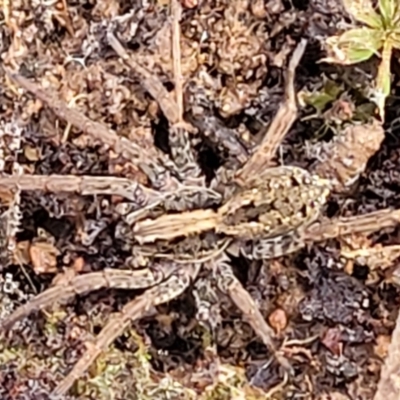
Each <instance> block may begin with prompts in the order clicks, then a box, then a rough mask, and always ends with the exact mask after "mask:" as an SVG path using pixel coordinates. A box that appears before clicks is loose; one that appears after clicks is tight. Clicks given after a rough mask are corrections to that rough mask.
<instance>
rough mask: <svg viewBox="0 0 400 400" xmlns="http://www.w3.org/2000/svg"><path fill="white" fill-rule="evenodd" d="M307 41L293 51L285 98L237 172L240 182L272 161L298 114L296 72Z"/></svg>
mask: <svg viewBox="0 0 400 400" xmlns="http://www.w3.org/2000/svg"><path fill="white" fill-rule="evenodd" d="M306 44H307V41H306V40H305V39H303V40H302V41H301V42H300V44H299V45H298V46H297V48H296V49H295V51H294V52H293V55H292V58H291V60H290V62H289V66H288V69H287V77H286V87H285V100H284V102H283V103H282V104H281V106H280V107H279V110H278V112H277V114H276V116H275V118H274V119H273V121H272V123H271V125H270V126H269V128H268V131H267V133H266V135H265V137H264V139H263V140H262V142H261V144H260V146H259V147H258V149H257V150H256V152H255V153H253V155H252V156H251V157H250V159H249V160H248V161H247V163H246V164H245V165H244V166H243V167H242V169H240V170H239V171H238V173H237V174H236V180H237V182H238V183H241V184H243V183H247V182H248V181H251V180H252V179H253V178H255V177H259V176H260V175H261V174H262V172H263V171H264V170H266V169H267V168H268V167H269V166H270V163H271V160H272V159H273V157H274V156H275V154H276V151H277V149H278V147H279V146H280V144H281V143H282V140H283V138H284V137H285V135H286V133H287V132H288V130H289V129H290V127H291V126H292V124H293V122H294V121H295V119H296V116H297V105H296V95H295V91H294V74H295V70H296V67H297V65H298V63H299V62H300V59H301V57H302V55H303V53H304V50H305V47H306Z"/></svg>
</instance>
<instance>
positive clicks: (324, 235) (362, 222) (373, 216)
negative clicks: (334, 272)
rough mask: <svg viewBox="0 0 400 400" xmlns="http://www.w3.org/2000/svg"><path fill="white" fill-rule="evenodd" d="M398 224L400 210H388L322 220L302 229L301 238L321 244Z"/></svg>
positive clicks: (399, 221)
mask: <svg viewBox="0 0 400 400" xmlns="http://www.w3.org/2000/svg"><path fill="white" fill-rule="evenodd" d="M399 223H400V210H391V209H389V208H387V209H384V210H379V211H374V212H371V213H368V214H364V215H355V216H353V217H348V218H335V219H332V220H329V219H324V220H323V221H321V222H318V223H315V224H312V225H311V226H309V227H307V228H305V229H304V232H303V233H302V238H303V240H304V241H306V242H323V241H324V240H328V239H332V238H336V237H339V236H344V235H351V234H355V233H365V234H369V233H372V232H375V231H378V230H382V229H384V228H391V227H395V226H396V225H398V224H399Z"/></svg>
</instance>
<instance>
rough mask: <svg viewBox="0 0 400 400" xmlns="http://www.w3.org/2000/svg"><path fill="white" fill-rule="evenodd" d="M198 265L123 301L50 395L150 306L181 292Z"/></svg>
mask: <svg viewBox="0 0 400 400" xmlns="http://www.w3.org/2000/svg"><path fill="white" fill-rule="evenodd" d="M200 266H201V264H200V263H198V264H189V265H186V266H185V267H184V268H180V269H179V267H178V270H177V272H176V273H175V274H172V275H170V277H169V278H168V279H167V280H165V281H164V282H162V283H161V284H159V285H158V286H155V287H153V288H151V289H148V290H147V291H146V292H145V293H144V294H142V295H141V296H139V297H137V298H136V299H134V300H133V301H131V302H129V303H128V304H126V305H125V306H124V307H123V309H122V310H121V312H119V313H116V314H114V316H113V317H112V318H111V319H110V321H109V322H108V323H107V325H106V326H105V327H104V328H103V329H102V330H101V332H100V333H99V334H98V336H97V338H96V340H95V342H94V343H90V344H88V345H87V347H88V348H87V350H86V352H85V354H83V356H82V357H81V358H80V360H79V361H78V362H77V363H76V364H75V366H74V368H73V369H72V371H70V373H69V374H68V375H67V376H66V377H65V378H64V379H63V380H62V382H61V383H60V384H58V385H57V387H56V388H55V389H54V391H53V392H52V394H51V398H52V399H57V398H60V396H63V395H65V394H66V393H67V392H68V390H69V389H70V387H71V386H72V385H73V384H74V382H75V381H76V380H77V379H79V378H80V377H81V376H82V375H83V374H84V373H85V371H86V370H87V369H88V368H89V367H90V365H91V364H92V363H93V362H94V360H95V359H96V358H97V357H98V356H99V355H100V354H101V352H102V351H104V350H105V349H107V347H109V346H110V345H111V344H112V342H113V341H114V340H115V338H116V337H118V336H119V335H120V334H121V333H122V332H123V331H124V330H125V329H126V328H127V327H128V325H129V324H130V323H131V321H132V320H137V319H139V318H141V317H142V316H143V315H144V314H145V313H146V312H147V311H149V310H150V309H151V308H152V307H155V306H157V305H160V304H162V303H166V302H168V301H171V300H173V299H174V298H176V297H178V296H179V295H181V294H182V293H183V292H184V291H185V290H186V288H187V287H188V286H189V285H190V283H191V282H192V281H193V280H194V279H195V278H196V276H197V274H198V272H199V269H200Z"/></svg>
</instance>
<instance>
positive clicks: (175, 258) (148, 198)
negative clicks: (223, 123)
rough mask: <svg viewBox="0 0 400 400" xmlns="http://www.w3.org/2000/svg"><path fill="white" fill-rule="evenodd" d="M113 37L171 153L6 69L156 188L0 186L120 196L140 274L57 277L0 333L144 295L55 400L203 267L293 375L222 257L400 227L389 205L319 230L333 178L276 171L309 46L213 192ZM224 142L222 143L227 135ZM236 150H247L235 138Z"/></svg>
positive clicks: (157, 92)
mask: <svg viewBox="0 0 400 400" xmlns="http://www.w3.org/2000/svg"><path fill="white" fill-rule="evenodd" d="M175 39H176V38H175ZM108 41H109V44H110V45H111V47H112V48H113V49H114V50H115V52H116V53H117V54H118V55H119V56H120V57H121V58H122V60H123V61H124V63H126V64H127V65H129V66H130V67H131V68H132V69H134V70H135V71H136V73H137V74H139V76H141V78H142V79H143V85H144V87H145V89H146V90H147V91H148V92H149V93H150V94H151V95H152V96H153V97H154V98H155V99H156V100H157V101H158V103H159V105H160V108H161V110H162V112H163V113H164V115H165V116H166V118H167V119H168V121H169V124H170V129H169V143H170V147H171V152H170V153H171V157H170V158H168V157H167V156H165V155H164V154H163V153H161V152H159V151H158V150H157V149H156V148H155V147H149V148H141V147H140V146H139V145H137V144H135V143H134V142H132V141H130V140H128V139H126V138H121V137H118V136H117V135H116V134H115V132H113V131H111V130H109V129H107V128H106V127H105V126H103V125H102V124H100V123H97V122H94V121H91V120H89V119H88V118H86V117H85V116H83V115H82V114H80V113H78V112H77V111H75V110H74V109H72V108H68V107H67V106H66V105H65V104H64V103H63V102H62V101H61V100H59V99H58V98H57V96H55V95H53V94H52V93H51V92H48V91H44V90H42V89H41V88H40V87H39V86H38V85H36V84H34V83H33V82H31V81H30V80H28V79H26V78H23V77H22V76H20V75H18V74H14V73H9V77H10V79H11V80H12V81H14V82H15V83H17V84H19V85H20V86H21V87H22V88H24V89H25V90H27V91H28V92H30V93H32V94H33V95H34V96H36V97H37V98H38V99H40V100H41V101H42V102H43V103H44V104H46V105H48V106H49V107H50V108H51V109H52V110H53V111H54V113H55V114H56V115H57V116H58V117H59V118H63V119H65V120H66V121H68V122H69V123H70V124H71V125H74V126H75V127H77V128H79V129H81V130H82V131H84V132H86V133H88V134H89V135H91V136H92V137H94V138H95V139H98V140H100V141H101V142H102V143H103V144H104V145H105V146H108V147H111V148H113V149H114V151H115V152H117V153H119V154H121V155H122V156H124V157H127V158H130V159H131V160H132V162H134V163H135V164H136V165H137V166H138V167H139V169H140V170H141V173H142V174H144V175H145V176H146V177H147V178H148V181H149V182H150V184H151V187H148V186H146V185H144V184H141V183H139V182H138V181H133V180H131V179H125V178H116V177H75V176H56V175H55V176H49V177H46V176H36V175H30V176H25V175H20V176H3V177H2V178H1V179H0V186H2V187H12V188H18V189H20V190H47V191H55V192H57V191H70V192H79V193H80V194H82V195H86V194H109V195H120V196H122V197H124V198H125V199H127V200H128V201H129V202H127V203H122V204H120V205H119V207H118V211H119V213H120V214H121V216H122V222H121V224H120V225H119V226H118V227H117V231H116V236H119V237H120V238H121V239H123V240H125V241H126V245H127V248H129V249H131V250H132V254H133V257H132V259H131V260H128V261H127V264H129V263H131V264H133V266H134V267H135V268H134V269H129V270H114V269H105V270H104V271H101V272H92V273H88V274H85V275H79V276H75V277H72V278H70V279H69V280H64V281H62V282H59V283H57V284H56V285H55V286H54V287H52V288H50V289H48V290H46V291H44V292H43V293H41V294H39V295H38V296H37V297H35V298H34V299H32V300H30V301H29V302H27V303H26V304H25V305H22V306H21V307H20V308H17V309H16V310H15V311H14V312H13V313H11V315H10V316H8V317H6V318H5V319H4V320H3V321H0V329H1V330H3V331H4V330H9V329H11V327H12V326H13V325H14V324H15V323H16V322H17V321H18V320H20V319H21V318H24V317H26V316H28V315H29V314H30V313H32V312H34V311H37V310H40V309H44V308H46V307H48V306H49V305H51V304H53V303H55V302H64V301H67V300H68V299H70V298H71V297H72V296H75V295H76V294H82V293H86V292H89V291H93V290H97V289H101V288H120V289H146V291H145V293H144V294H143V295H140V296H138V297H136V298H135V299H134V300H132V301H131V302H129V303H128V304H126V305H125V306H124V307H123V308H122V310H121V311H120V312H119V313H117V314H116V315H115V316H114V317H113V318H112V319H111V320H110V321H109V322H108V323H107V324H106V326H105V327H104V328H103V329H102V331H101V332H100V333H99V334H98V336H97V337H96V339H95V341H94V342H93V343H92V344H91V345H90V346H88V349H87V351H86V353H85V354H84V355H83V356H82V357H81V359H80V360H79V361H78V363H77V364H76V365H75V366H74V367H73V369H72V370H71V371H70V372H69V373H68V375H67V376H66V377H65V378H64V379H63V380H62V381H61V382H60V383H59V384H58V385H57V387H56V388H55V389H54V391H53V393H52V396H53V397H54V398H57V397H60V396H63V395H65V394H66V393H67V392H68V390H69V389H70V388H71V386H72V385H73V383H74V382H75V380H77V379H78V378H79V377H80V376H82V374H84V372H85V371H86V370H87V369H88V367H89V366H90V364H91V363H92V362H93V361H94V360H95V358H96V357H97V356H98V355H99V354H100V353H101V352H102V351H103V350H104V349H106V348H107V347H108V346H109V345H110V344H111V343H112V342H113V341H114V339H115V338H116V337H117V336H118V335H119V334H120V333H121V332H122V331H123V330H124V329H126V327H127V326H128V325H129V324H130V322H131V321H132V320H134V319H138V318H141V317H142V316H144V315H145V314H146V313H147V312H148V311H149V310H150V309H152V308H153V307H155V306H157V305H160V304H163V303H165V302H168V301H171V300H172V299H174V298H176V297H178V296H180V295H181V294H182V293H183V292H184V291H185V290H186V289H187V288H188V287H189V286H190V284H191V283H192V282H193V281H195V280H196V277H197V276H198V274H199V271H200V269H201V267H202V265H204V264H206V265H207V266H208V268H210V269H212V270H213V272H214V274H215V275H218V276H219V278H218V279H219V281H220V287H221V288H222V290H223V291H225V292H226V293H227V294H228V295H229V296H230V297H231V299H232V301H233V302H234V303H235V304H236V306H237V307H238V308H239V309H240V310H241V311H242V312H243V314H244V317H245V318H246V319H247V321H248V322H249V324H250V325H251V326H252V327H253V329H254V330H255V331H256V333H257V334H258V335H259V337H260V338H261V339H262V341H263V342H264V344H265V345H266V346H267V347H268V348H269V349H270V350H271V351H272V352H273V353H274V355H276V357H277V359H278V361H279V362H280V363H281V364H282V365H284V366H285V367H286V368H290V365H289V364H288V361H287V360H286V359H284V358H283V357H282V356H281V354H280V353H279V351H278V349H277V348H276V346H275V344H274V341H273V332H272V330H271V328H270V327H269V326H268V324H267V323H266V321H265V320H264V317H263V315H262V314H261V312H260V311H259V309H258V308H257V306H256V304H255V302H254V300H253V299H252V298H251V296H250V294H249V293H248V292H247V291H246V290H245V289H244V288H243V287H242V285H241V284H240V282H239V281H238V279H237V278H236V277H235V275H234V274H233V271H232V269H231V267H230V265H229V262H228V261H229V258H228V257H227V255H226V253H225V251H226V250H227V249H228V248H234V247H235V246H238V248H239V249H240V251H241V252H242V253H243V254H244V255H245V256H247V257H249V258H262V259H270V258H275V257H279V256H282V255H286V254H288V253H290V252H293V251H296V250H297V249H299V248H300V247H302V246H304V245H305V244H307V243H310V242H314V241H318V240H326V239H327V238H329V237H336V236H338V235H341V234H346V233H349V232H370V231H372V230H374V229H377V227H384V226H393V225H394V224H396V223H397V222H398V220H399V216H398V213H396V214H394V213H388V212H387V211H385V210H384V211H382V212H378V213H373V214H371V215H365V216H362V217H359V218H349V219H342V220H337V221H326V220H325V221H322V222H321V223H315V222H316V221H317V220H318V219H319V217H320V212H321V209H322V207H323V205H324V204H325V202H326V200H327V197H328V195H329V193H330V191H331V190H332V188H333V186H334V181H333V180H332V179H325V178H323V177H321V176H318V175H316V174H311V173H309V172H307V171H305V170H303V169H301V168H298V167H289V166H287V167H273V168H272V167H271V166H270V162H271V159H272V158H273V156H274V155H275V152H276V149H277V148H278V146H279V144H280V142H281V140H282V139H283V137H284V135H285V134H286V132H287V130H288V129H289V127H290V126H291V124H292V123H293V121H294V119H295V117H296V102H295V95H294V89H293V79H294V71H295V68H296V65H297V64H298V62H299V60H300V58H301V56H302V53H303V51H304V49H305V45H306V42H305V41H302V42H301V43H300V45H299V46H298V47H297V48H296V50H295V51H294V53H293V56H292V59H291V61H290V63H289V67H288V73H287V82H286V89H285V101H284V102H283V104H282V106H281V108H280V109H279V111H278V114H277V116H276V117H275V119H274V121H273V122H272V124H271V126H270V128H269V130H268V132H267V134H266V135H265V138H264V139H263V141H262V143H261V144H260V146H259V147H258V148H257V150H256V151H255V152H254V153H253V154H252V155H251V156H250V157H248V160H247V162H246V163H244V165H243V166H242V167H241V168H240V169H239V170H238V171H227V170H225V169H221V171H220V173H217V176H216V178H215V180H214V181H213V182H211V184H210V185H209V187H207V186H206V185H205V179H204V177H203V176H202V173H201V170H200V168H199V167H198V166H197V164H196V162H195V156H194V154H193V151H192V148H191V145H190V129H191V127H190V126H189V125H188V124H186V123H185V122H184V120H183V117H182V107H180V106H179V102H175V100H174V99H173V98H171V96H170V94H169V93H168V92H167V91H166V90H165V89H164V87H163V86H162V84H161V83H160V82H159V81H158V80H157V79H156V78H155V77H153V76H152V75H151V74H150V73H149V72H148V71H147V70H146V69H145V68H143V67H141V66H140V65H138V64H137V63H135V62H134V61H133V60H132V59H131V58H130V57H129V56H128V54H127V53H126V51H125V50H124V49H123V47H122V46H121V45H120V43H119V42H118V40H117V38H116V37H115V36H114V35H113V34H112V33H111V32H109V34H108ZM175 42H176V40H175V41H174V43H175ZM175 51H176V49H175ZM174 57H176V53H175V54H174ZM178 59H179V57H178ZM177 75H178V76H179V71H178V72H177ZM219 139H220V140H221V141H222V142H223V138H219ZM231 140H232V139H231ZM233 141H234V139H233ZM236 146H237V148H238V149H239V150H238V153H240V151H241V150H240V148H241V147H240V143H238V142H237V143H236ZM357 173H359V171H358V172H357ZM326 175H329V174H326ZM329 178H331V177H329ZM221 187H222V189H221ZM211 206H213V207H212V208H211ZM160 210H161V211H160ZM377 221H379V223H377ZM143 266H144V268H137V267H143Z"/></svg>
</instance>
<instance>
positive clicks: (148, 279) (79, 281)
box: [0, 264, 170, 331]
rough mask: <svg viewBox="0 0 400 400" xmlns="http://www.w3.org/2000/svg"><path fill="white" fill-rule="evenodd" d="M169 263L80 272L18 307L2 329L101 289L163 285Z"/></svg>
mask: <svg viewBox="0 0 400 400" xmlns="http://www.w3.org/2000/svg"><path fill="white" fill-rule="evenodd" d="M169 269H170V268H169V267H168V265H165V264H157V265H156V266H154V267H152V268H146V269H141V270H134V271H129V270H114V269H105V270H103V271H100V272H92V273H88V274H84V275H78V276H75V277H73V278H72V279H70V280H69V281H68V282H66V283H65V282H62V283H60V284H56V285H55V286H53V287H51V288H49V289H47V290H45V291H44V292H43V293H41V294H39V295H38V296H36V297H35V298H33V299H32V300H30V301H28V302H27V303H26V304H24V305H22V306H21V307H19V308H17V309H16V310H15V311H14V312H13V313H12V314H11V315H10V316H8V317H7V318H6V319H4V320H3V321H1V322H0V331H4V330H8V329H10V328H11V327H12V326H13V325H14V324H15V323H16V322H17V321H19V320H21V319H22V318H24V317H27V316H28V315H29V314H31V313H32V312H34V311H38V310H42V309H44V308H46V307H48V306H51V305H53V304H55V303H63V302H64V303H65V302H67V301H68V300H69V299H70V298H71V297H74V296H76V295H79V294H83V293H86V292H91V291H94V290H98V289H101V288H115V289H145V288H148V287H151V286H154V285H157V284H159V283H160V282H162V281H163V280H165V278H166V277H168V276H169V274H170V271H169Z"/></svg>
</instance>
